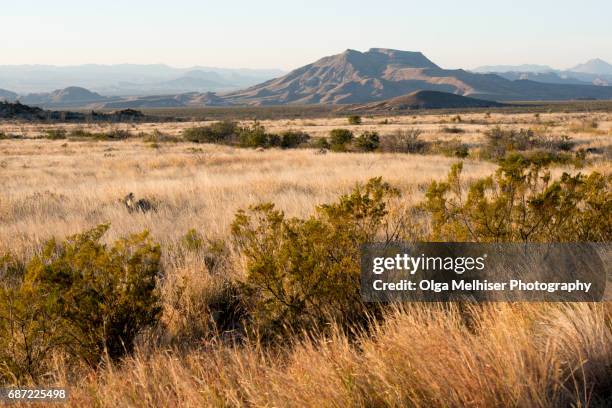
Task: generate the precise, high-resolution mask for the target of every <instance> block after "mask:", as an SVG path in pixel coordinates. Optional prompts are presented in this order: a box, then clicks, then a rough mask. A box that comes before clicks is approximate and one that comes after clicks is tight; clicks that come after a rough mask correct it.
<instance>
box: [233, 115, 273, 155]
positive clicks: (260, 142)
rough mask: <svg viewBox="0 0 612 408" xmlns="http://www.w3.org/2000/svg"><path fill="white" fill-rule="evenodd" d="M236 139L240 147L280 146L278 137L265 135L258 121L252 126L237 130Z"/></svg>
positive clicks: (264, 129)
mask: <svg viewBox="0 0 612 408" xmlns="http://www.w3.org/2000/svg"><path fill="white" fill-rule="evenodd" d="M238 138H239V140H240V146H242V147H263V148H267V147H273V146H278V145H279V144H280V137H279V136H278V135H271V134H269V133H266V128H265V127H264V126H263V125H262V124H260V123H259V122H258V121H255V123H254V124H253V125H252V126H245V127H242V128H239V130H238Z"/></svg>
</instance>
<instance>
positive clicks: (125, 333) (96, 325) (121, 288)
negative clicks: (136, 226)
mask: <svg viewBox="0 0 612 408" xmlns="http://www.w3.org/2000/svg"><path fill="white" fill-rule="evenodd" d="M107 229H108V225H101V226H98V227H97V228H94V229H92V230H90V231H87V232H85V233H83V234H79V235H75V236H72V237H70V238H68V239H66V240H65V241H64V242H57V241H56V240H50V241H49V242H47V243H46V244H45V246H44V249H43V251H42V253H41V254H40V255H39V256H36V257H35V258H33V259H32V260H31V261H30V262H29V263H28V264H27V267H26V268H25V272H24V274H23V276H22V277H21V279H20V280H19V281H18V282H17V283H16V284H15V285H13V286H11V287H6V286H5V287H4V288H2V290H1V291H0V342H1V343H2V344H1V347H0V367H1V368H0V369H2V370H4V371H3V372H2V375H3V376H4V378H9V377H11V378H16V379H18V380H19V379H25V378H30V379H35V378H36V377H37V376H39V375H40V374H41V373H43V372H44V369H45V367H46V366H47V364H48V363H49V360H50V358H51V355H52V354H54V353H57V352H61V353H64V354H66V355H68V356H70V357H72V358H74V359H77V360H79V361H84V362H86V363H87V364H89V365H91V366H96V365H97V364H98V363H99V362H100V361H101V359H102V356H103V355H108V356H109V357H110V358H111V359H117V358H119V357H121V356H123V355H125V354H126V353H129V352H131V351H132V349H133V344H134V339H135V337H136V336H137V334H138V333H140V332H141V331H142V330H143V329H144V328H146V327H148V326H150V325H153V324H155V323H156V322H157V320H158V318H159V314H160V312H161V308H160V302H159V294H158V291H157V287H156V285H157V278H158V276H159V275H160V273H161V265H160V255H161V254H160V248H159V246H158V245H155V244H153V243H152V242H151V241H150V239H149V237H148V233H147V232H143V233H141V234H136V235H132V236H130V237H128V238H125V239H120V240H118V241H116V242H115V243H114V244H113V245H112V246H111V247H107V246H106V245H104V244H102V243H100V239H101V237H102V235H103V234H104V233H105V232H106V231H107Z"/></svg>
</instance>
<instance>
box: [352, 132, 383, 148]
mask: <svg viewBox="0 0 612 408" xmlns="http://www.w3.org/2000/svg"><path fill="white" fill-rule="evenodd" d="M379 146H380V137H379V136H378V132H363V133H362V134H361V135H360V136H359V137H358V138H356V139H355V147H356V148H357V149H359V150H361V151H364V152H373V151H374V150H376V149H378V147H379Z"/></svg>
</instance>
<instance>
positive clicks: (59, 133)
mask: <svg viewBox="0 0 612 408" xmlns="http://www.w3.org/2000/svg"><path fill="white" fill-rule="evenodd" d="M65 138H66V129H60V128H56V129H47V130H45V139H49V140H60V139H65Z"/></svg>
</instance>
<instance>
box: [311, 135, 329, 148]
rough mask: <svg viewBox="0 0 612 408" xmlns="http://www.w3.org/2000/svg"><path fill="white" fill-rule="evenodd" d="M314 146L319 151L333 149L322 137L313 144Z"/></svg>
mask: <svg viewBox="0 0 612 408" xmlns="http://www.w3.org/2000/svg"><path fill="white" fill-rule="evenodd" d="M313 146H314V147H316V148H318V149H329V148H330V147H331V145H330V144H329V142H328V141H327V138H326V137H320V138H318V139H316V140H315V141H314V143H313Z"/></svg>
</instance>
